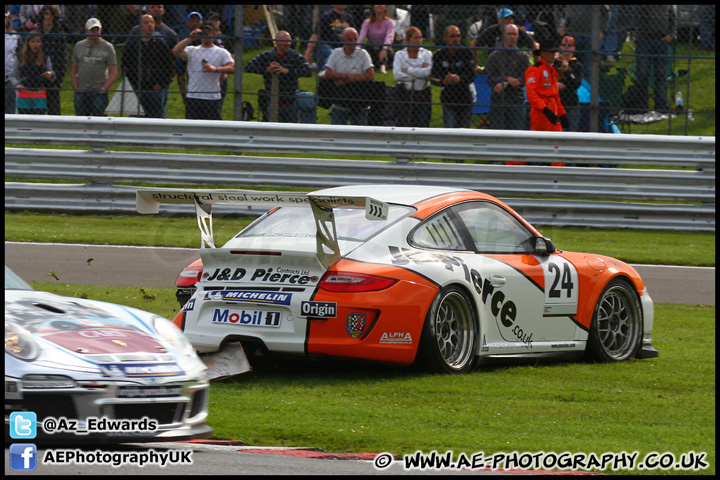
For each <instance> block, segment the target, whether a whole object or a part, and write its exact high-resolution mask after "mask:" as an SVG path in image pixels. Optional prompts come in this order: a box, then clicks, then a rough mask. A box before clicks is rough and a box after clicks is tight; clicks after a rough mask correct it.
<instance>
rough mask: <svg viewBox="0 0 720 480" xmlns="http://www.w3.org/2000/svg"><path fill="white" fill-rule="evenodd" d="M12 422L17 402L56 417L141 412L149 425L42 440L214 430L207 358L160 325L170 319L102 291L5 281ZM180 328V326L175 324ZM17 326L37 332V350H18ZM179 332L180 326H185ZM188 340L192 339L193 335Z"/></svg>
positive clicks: (176, 435)
mask: <svg viewBox="0 0 720 480" xmlns="http://www.w3.org/2000/svg"><path fill="white" fill-rule="evenodd" d="M5 322H6V352H5V412H6V417H5V425H6V431H5V436H6V441H7V439H8V438H9V437H8V435H9V428H10V423H9V422H10V420H9V414H10V413H11V412H24V411H30V412H34V413H35V414H36V415H37V419H38V421H40V420H43V419H45V418H48V417H53V418H56V419H59V418H61V417H64V418H67V419H76V420H77V421H78V425H79V426H80V427H82V426H84V425H86V424H87V423H86V419H88V418H90V417H96V418H106V419H118V420H121V419H122V420H125V419H127V420H140V419H142V418H143V417H147V418H148V419H150V420H153V421H156V422H157V428H155V429H152V430H147V431H112V432H89V433H87V434H84V435H78V434H75V433H74V432H67V431H66V432H57V433H54V434H49V433H47V432H45V431H44V430H43V429H42V428H40V426H38V429H37V430H38V432H37V438H36V439H35V440H34V441H36V442H37V443H70V444H72V443H118V442H122V441H158V440H187V439H193V438H205V437H208V436H210V435H211V434H212V429H211V428H210V427H208V426H207V425H206V424H205V420H206V418H207V404H208V397H207V393H208V389H209V384H208V381H207V374H206V372H207V367H205V365H204V364H203V363H202V362H201V361H200V360H199V358H198V357H197V355H195V353H194V352H193V351H192V349H190V350H187V349H181V346H182V344H178V343H177V342H176V343H173V342H172V341H170V340H168V339H169V338H170V337H168V336H165V337H163V335H161V334H160V331H161V328H160V327H159V326H158V325H159V323H158V322H161V323H162V322H164V324H165V325H166V326H170V327H172V325H170V324H169V322H168V321H167V320H165V319H161V318H159V317H157V316H153V315H152V314H150V313H148V312H143V311H141V310H136V309H133V308H129V307H124V306H121V305H115V304H110V303H105V302H99V301H94V300H87V299H80V298H70V297H63V296H59V295H55V294H52V293H47V292H39V291H34V290H15V289H9V290H6V291H5ZM173 328H174V327H173ZM8 332H11V337H10V338H11V339H12V338H13V337H12V335H14V333H13V332H18V334H20V335H22V336H25V338H28V337H29V338H30V339H29V340H28V341H29V342H31V343H32V344H34V346H35V347H34V350H33V351H32V354H31V355H28V356H22V357H18V356H17V352H15V353H9V352H8V343H7V340H8V338H9V337H8ZM178 334H179V332H178ZM185 344H186V345H187V343H185Z"/></svg>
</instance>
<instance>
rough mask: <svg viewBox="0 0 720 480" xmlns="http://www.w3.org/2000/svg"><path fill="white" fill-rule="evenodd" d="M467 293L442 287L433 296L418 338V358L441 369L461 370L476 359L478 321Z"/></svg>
mask: <svg viewBox="0 0 720 480" xmlns="http://www.w3.org/2000/svg"><path fill="white" fill-rule="evenodd" d="M475 317H476V315H475V310H474V308H473V306H472V301H471V299H470V298H469V297H468V295H467V293H465V291H463V290H462V289H460V288H458V287H453V286H451V287H446V288H444V289H442V290H441V291H440V293H438V295H437V296H436V297H435V299H434V300H433V303H432V305H431V306H430V310H429V311H428V314H427V316H426V318H425V324H424V326H423V333H422V337H421V339H420V350H419V352H418V356H419V360H420V361H421V363H422V364H423V365H424V366H425V367H426V368H428V369H430V370H432V371H435V372H441V373H465V372H468V371H470V370H472V369H473V368H474V367H475V365H476V364H477V362H476V355H475V347H476V342H477V338H478V337H479V335H478V331H477V329H478V322H477V321H476V318H475Z"/></svg>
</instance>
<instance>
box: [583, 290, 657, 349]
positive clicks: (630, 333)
mask: <svg viewBox="0 0 720 480" xmlns="http://www.w3.org/2000/svg"><path fill="white" fill-rule="evenodd" d="M642 336H643V316H642V308H641V307H640V300H639V299H638V296H637V294H636V293H635V291H634V290H633V288H632V286H631V285H629V284H628V282H627V281H625V280H622V279H615V280H612V281H611V282H610V283H608V285H607V286H606V287H605V289H604V290H603V292H602V294H600V298H599V299H598V302H597V304H596V305H595V312H594V314H593V319H592V324H591V326H590V337H589V339H588V347H587V353H588V357H589V358H590V359H591V360H596V361H601V362H622V361H624V360H630V359H631V358H635V357H636V356H637V354H638V351H640V347H641V346H642Z"/></svg>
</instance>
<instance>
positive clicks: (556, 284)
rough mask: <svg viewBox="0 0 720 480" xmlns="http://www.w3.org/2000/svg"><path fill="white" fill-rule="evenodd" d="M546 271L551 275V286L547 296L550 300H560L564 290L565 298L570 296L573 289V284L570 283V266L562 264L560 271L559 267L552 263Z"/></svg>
mask: <svg viewBox="0 0 720 480" xmlns="http://www.w3.org/2000/svg"><path fill="white" fill-rule="evenodd" d="M548 271H549V272H550V273H552V274H553V281H552V286H551V287H550V292H549V293H548V295H549V296H550V298H560V296H561V295H562V291H563V290H565V292H566V296H567V298H570V297H571V296H572V291H573V288H574V287H575V284H574V283H573V281H572V272H571V270H570V265H569V264H567V263H563V264H562V271H561V270H560V267H559V266H558V265H557V264H556V263H553V262H550V263H549V264H548Z"/></svg>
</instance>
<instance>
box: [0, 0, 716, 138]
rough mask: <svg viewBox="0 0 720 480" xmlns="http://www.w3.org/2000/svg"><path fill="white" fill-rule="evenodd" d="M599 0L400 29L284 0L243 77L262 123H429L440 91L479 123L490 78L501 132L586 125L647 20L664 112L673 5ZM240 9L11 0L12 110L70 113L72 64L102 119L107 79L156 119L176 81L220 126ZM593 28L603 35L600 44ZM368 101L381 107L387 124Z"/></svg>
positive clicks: (704, 32) (416, 18)
mask: <svg viewBox="0 0 720 480" xmlns="http://www.w3.org/2000/svg"><path fill="white" fill-rule="evenodd" d="M595 8H596V7H595V6H590V5H567V6H530V5H518V6H512V7H507V6H490V7H488V6H482V7H478V6H466V5H439V6H427V5H417V6H411V7H410V9H409V13H408V14H407V16H405V17H403V18H402V23H403V25H402V28H399V27H401V25H399V24H398V22H399V21H400V20H399V19H398V20H397V21H396V18H395V17H396V15H395V8H394V6H387V5H351V6H347V5H321V6H315V5H286V6H284V9H283V23H282V25H281V27H282V29H281V30H279V31H277V32H275V33H274V38H273V48H271V49H269V50H266V51H263V52H261V53H259V54H258V55H256V56H255V57H254V58H252V59H251V60H250V61H248V62H247V63H246V64H245V65H244V73H248V74H256V75H260V76H262V81H263V88H262V89H261V90H260V91H259V92H253V94H255V93H256V94H257V103H258V110H259V112H260V116H261V118H262V119H263V120H264V121H268V120H270V119H273V120H275V121H280V122H287V123H297V122H299V121H300V122H312V121H315V114H314V112H313V110H314V108H315V107H316V105H318V104H319V106H320V107H325V108H329V109H330V119H331V122H332V123H333V124H338V125H341V124H348V123H350V124H353V125H366V124H368V123H372V124H377V122H378V121H380V122H381V123H379V124H391V125H398V126H408V127H428V126H430V123H431V119H432V115H433V109H432V105H433V102H432V98H433V91H434V90H439V95H438V96H437V97H436V98H439V102H440V104H441V111H442V124H443V126H444V127H445V128H470V127H471V125H472V118H473V112H474V107H475V106H476V105H477V104H478V102H479V101H481V100H482V99H479V98H478V97H479V89H478V79H480V81H481V82H486V84H483V85H480V86H485V87H488V91H489V96H488V98H487V99H486V100H485V101H486V102H487V103H488V104H489V107H490V115H489V126H490V128H496V129H505V130H522V129H531V130H542V131H562V130H565V131H578V130H579V129H580V126H579V124H580V121H579V116H580V112H581V110H580V108H579V98H578V93H577V92H578V88H579V87H580V85H581V83H582V82H583V79H585V81H589V79H590V72H591V69H590V67H591V54H590V52H591V51H592V48H593V47H592V46H593V41H596V42H600V45H601V51H602V54H603V57H604V58H605V60H606V61H608V62H612V61H615V60H616V59H617V56H618V55H619V54H620V53H619V52H620V48H621V47H622V44H623V43H624V40H625V38H626V36H627V32H628V30H630V29H635V30H636V34H635V35H636V36H635V47H636V50H637V52H636V53H637V54H638V58H637V75H636V77H635V85H636V87H637V92H638V95H639V96H640V103H641V104H644V105H645V107H646V108H649V98H650V95H649V92H650V91H652V93H653V95H652V99H653V105H654V109H655V110H658V111H668V109H669V108H670V104H669V103H668V96H669V94H672V93H673V92H668V88H667V82H668V81H667V75H666V73H667V71H668V68H669V63H668V58H669V57H668V49H669V48H670V46H671V45H673V43H674V42H675V41H676V39H677V36H678V21H677V16H676V8H675V6H672V5H643V6H632V5H601V6H599V9H598V10H593V9H595ZM246 10H247V9H246ZM233 11H234V9H233V7H232V6H227V5H145V6H143V5H110V4H107V5H92V6H89V5H13V6H10V7H9V8H8V6H6V12H5V112H6V113H15V112H16V111H17V113H33V114H44V113H47V114H50V115H60V114H61V113H65V114H68V113H69V112H61V102H60V92H61V89H62V84H63V80H64V79H65V76H66V75H67V67H68V65H69V66H70V80H71V84H72V88H73V90H74V92H73V106H74V114H75V115H82V116H85V115H90V116H102V115H105V112H106V110H107V108H108V104H109V100H110V99H109V94H110V89H111V87H112V86H113V84H114V83H115V82H116V80H118V79H119V78H123V79H125V80H127V82H128V84H129V86H130V87H131V88H132V91H133V92H134V93H135V95H136V97H137V100H138V103H139V105H140V107H142V112H143V114H144V115H145V116H146V117H153V118H166V117H167V110H168V101H169V98H170V95H171V94H173V93H176V92H171V91H170V87H171V84H172V83H173V81H175V80H177V86H178V89H179V93H180V96H181V98H182V101H183V104H184V107H185V117H186V118H188V119H206V120H220V119H222V108H223V102H224V99H225V96H226V94H227V91H228V78H229V77H230V75H232V74H234V73H237V70H236V66H235V62H236V59H235V55H234V51H233V43H234V42H233V41H232V37H231V36H227V35H224V34H223V32H230V31H232V25H233V23H232V22H233ZM595 12H599V15H596V14H595ZM702 13H703V15H702V16H701V25H700V42H701V46H702V47H703V48H706V49H710V50H714V15H715V13H714V6H712V9H710V8H709V7H705V6H703V12H702ZM431 14H432V15H431ZM594 15H595V17H596V26H595V27H593V25H592V21H591V20H592V19H593V16H594ZM314 19H315V20H314ZM431 19H432V21H433V22H434V23H433V25H432V26H433V28H431V24H430V22H431ZM708 23H710V24H711V27H712V28H711V29H710V28H707V25H706V24H708ZM593 28H596V29H598V31H599V38H596V39H593V38H591V32H592V31H593ZM433 35H434V38H430V37H431V36H433ZM428 40H430V41H434V43H435V45H433V46H432V49H433V50H432V51H431V49H430V48H428V47H429V45H428V43H424V42H427V41H428ZM120 48H121V49H122V52H121V55H118V52H117V51H116V49H120ZM239 61H241V63H242V59H239ZM314 72H317V74H318V82H317V92H316V93H315V94H314V95H313V94H312V93H308V92H302V91H301V90H300V82H299V79H300V78H303V77H312V76H313V74H314ZM390 72H392V77H393V80H394V82H393V84H392V85H386V84H385V82H384V81H378V80H376V73H378V74H380V75H383V77H382V78H385V77H384V75H385V74H390ZM649 87H652V88H649ZM371 107H372V108H371ZM371 110H383V112H382V113H381V115H382V117H381V118H380V120H378V118H377V114H375V112H371ZM387 111H390V113H387ZM373 114H375V116H374V118H371V117H372V116H373ZM382 122H385V123H382Z"/></svg>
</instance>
